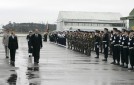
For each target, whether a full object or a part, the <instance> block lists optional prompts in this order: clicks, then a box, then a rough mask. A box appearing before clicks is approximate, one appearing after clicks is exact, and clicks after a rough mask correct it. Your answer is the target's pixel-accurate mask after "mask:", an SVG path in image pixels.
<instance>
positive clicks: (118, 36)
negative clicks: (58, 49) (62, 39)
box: [66, 28, 134, 70]
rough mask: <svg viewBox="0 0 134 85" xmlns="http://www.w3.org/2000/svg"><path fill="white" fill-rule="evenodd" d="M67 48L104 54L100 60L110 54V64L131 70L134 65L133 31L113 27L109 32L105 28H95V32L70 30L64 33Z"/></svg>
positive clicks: (97, 54) (105, 59)
mask: <svg viewBox="0 0 134 85" xmlns="http://www.w3.org/2000/svg"><path fill="white" fill-rule="evenodd" d="M66 38H67V47H68V49H71V50H74V51H77V52H80V53H83V54H86V55H88V56H90V55H91V51H95V52H96V57H95V58H97V59H98V58H99V53H103V54H104V59H103V60H102V61H105V62H106V61H107V60H108V56H109V55H112V57H113V62H111V64H114V65H118V66H121V67H123V68H128V64H130V65H131V68H129V69H130V70H133V66H134V31H133V30H130V31H128V30H125V29H122V30H118V29H117V28H113V30H112V31H111V32H109V30H108V29H107V28H104V31H99V30H96V31H95V32H85V31H74V32H72V31H70V32H67V33H66Z"/></svg>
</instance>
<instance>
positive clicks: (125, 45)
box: [122, 36, 129, 68]
mask: <svg viewBox="0 0 134 85" xmlns="http://www.w3.org/2000/svg"><path fill="white" fill-rule="evenodd" d="M128 41H129V37H128V36H124V37H123V41H122V45H123V60H124V61H123V64H124V63H125V64H126V66H124V67H125V68H128V63H129V62H128V54H129V49H128Z"/></svg>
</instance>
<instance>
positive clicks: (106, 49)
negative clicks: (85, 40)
mask: <svg viewBox="0 0 134 85" xmlns="http://www.w3.org/2000/svg"><path fill="white" fill-rule="evenodd" d="M105 45H107V44H103V48H104V58H105V59H107V58H108V45H107V46H106V47H105Z"/></svg>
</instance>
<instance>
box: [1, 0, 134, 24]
mask: <svg viewBox="0 0 134 85" xmlns="http://www.w3.org/2000/svg"><path fill="white" fill-rule="evenodd" d="M133 8H134V0H0V25H3V24H7V23H8V22H9V21H11V22H19V23H21V22H35V23H46V22H47V21H48V23H56V19H57V17H58V13H59V11H89V12H120V13H121V14H122V16H128V14H129V12H130V11H131V10H132V9H133Z"/></svg>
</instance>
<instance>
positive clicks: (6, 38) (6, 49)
mask: <svg viewBox="0 0 134 85" xmlns="http://www.w3.org/2000/svg"><path fill="white" fill-rule="evenodd" d="M9 36H10V35H9V31H8V30H5V34H4V36H3V42H2V43H3V45H4V47H5V54H6V55H5V56H6V58H9V49H8V41H9Z"/></svg>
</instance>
